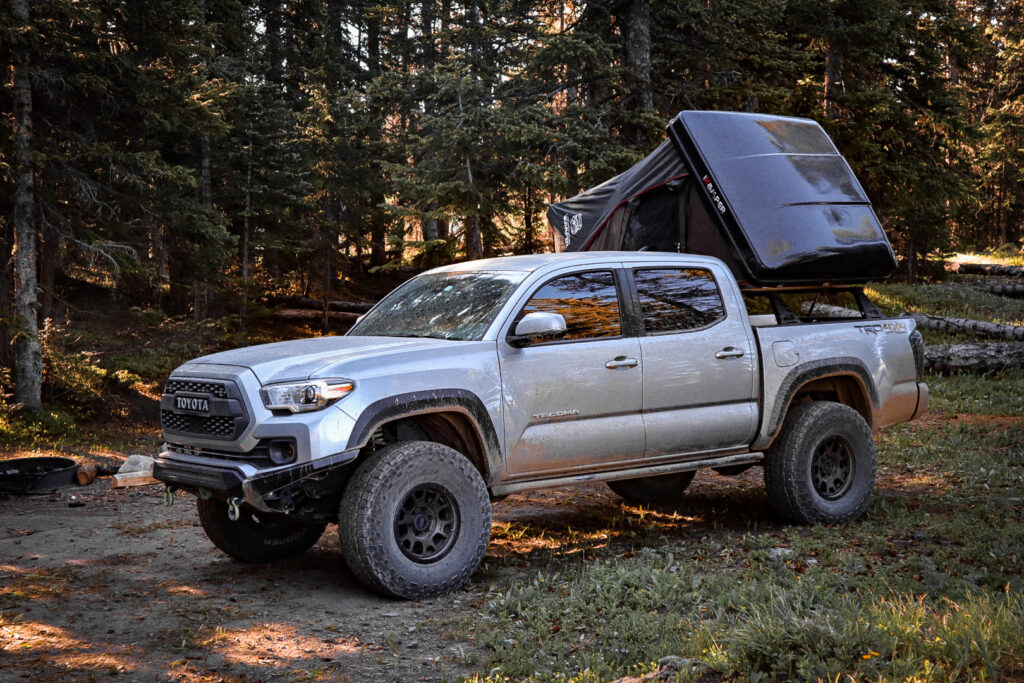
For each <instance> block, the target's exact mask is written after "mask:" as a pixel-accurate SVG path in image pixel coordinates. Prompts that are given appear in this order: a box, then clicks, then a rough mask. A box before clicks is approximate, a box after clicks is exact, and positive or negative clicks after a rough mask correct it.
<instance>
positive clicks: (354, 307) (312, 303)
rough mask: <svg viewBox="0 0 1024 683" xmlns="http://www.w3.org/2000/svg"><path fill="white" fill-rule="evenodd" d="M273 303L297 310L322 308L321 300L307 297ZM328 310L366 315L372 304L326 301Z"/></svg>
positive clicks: (288, 298)
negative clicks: (293, 307)
mask: <svg viewBox="0 0 1024 683" xmlns="http://www.w3.org/2000/svg"><path fill="white" fill-rule="evenodd" d="M274 303H277V304H284V305H285V306H295V307H297V308H308V309H311V310H318V311H319V310H321V309H323V306H324V300H323V299H313V298H311V297H308V296H289V297H285V298H282V299H277V300H276V301H275V302H274ZM327 304H328V308H329V309H330V310H332V311H342V312H345V313H357V314H362V313H366V312H367V311H368V310H370V309H371V308H373V304H368V303H362V302H359V301H336V300H330V299H329V300H328V301H327Z"/></svg>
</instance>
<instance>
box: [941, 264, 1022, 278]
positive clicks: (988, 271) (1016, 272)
mask: <svg viewBox="0 0 1024 683" xmlns="http://www.w3.org/2000/svg"><path fill="white" fill-rule="evenodd" d="M953 272H954V273H960V274H961V275H1002V276H1004V277H1024V266H1004V265H1002V264H999V263H954V264H953Z"/></svg>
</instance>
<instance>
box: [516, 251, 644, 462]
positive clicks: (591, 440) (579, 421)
mask: <svg viewBox="0 0 1024 683" xmlns="http://www.w3.org/2000/svg"><path fill="white" fill-rule="evenodd" d="M619 292H620V288H619V286H618V283H617V281H616V275H615V273H614V272H613V271H611V270H597V271H588V272H585V273H573V274H570V275H562V276H558V277H555V278H554V279H552V280H549V281H548V282H547V283H545V284H543V285H541V286H539V287H538V288H537V290H536V291H535V292H534V294H533V295H532V296H531V298H530V300H529V301H528V302H527V304H526V305H525V306H524V307H523V309H522V310H520V311H519V312H518V314H517V315H516V318H515V319H516V320H517V321H518V319H519V318H521V317H522V316H523V315H525V314H526V313H530V312H533V311H546V312H552V313H559V314H561V315H562V316H563V317H564V318H565V321H566V326H567V332H566V334H565V335H564V336H562V337H561V338H559V339H554V340H545V341H540V342H535V343H531V344H529V345H527V346H525V347H523V348H516V347H513V346H511V345H509V344H507V343H506V342H505V341H502V340H499V342H498V347H499V352H498V358H499V363H500V365H501V382H502V401H503V404H504V406H503V407H504V419H505V439H506V444H507V468H508V471H509V472H510V473H513V474H530V473H534V472H536V473H544V474H546V475H549V476H550V475H554V474H556V473H557V472H558V471H565V472H566V473H571V472H573V471H580V470H585V469H587V468H591V467H599V466H606V465H607V464H608V463H613V462H618V461H624V462H628V461H630V460H635V459H639V458H642V457H643V454H644V450H645V445H644V424H643V418H642V417H641V415H640V409H641V405H642V397H643V383H642V379H641V377H642V375H641V373H642V368H641V366H640V343H639V341H638V340H637V339H636V338H635V337H631V336H626V335H625V333H624V330H623V321H622V307H621V299H620V295H619ZM513 329H514V325H513Z"/></svg>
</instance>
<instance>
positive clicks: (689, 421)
mask: <svg viewBox="0 0 1024 683" xmlns="http://www.w3.org/2000/svg"><path fill="white" fill-rule="evenodd" d="M630 272H631V274H632V276H633V283H634V293H635V296H636V301H637V303H638V304H639V309H640V315H641V318H642V323H643V336H641V337H640V346H641V359H642V363H643V371H644V373H643V374H644V387H643V416H644V425H645V429H646V441H647V450H646V455H647V457H658V456H666V455H677V454H691V453H692V454H694V455H697V454H699V453H706V452H708V451H717V450H732V449H736V448H739V447H742V446H745V445H748V444H749V443H750V440H751V439H752V438H753V435H754V430H755V428H756V425H757V420H756V418H757V393H756V392H757V372H758V366H757V354H756V349H755V346H754V344H755V341H754V337H753V332H752V330H750V329H749V327H748V326H747V325H746V324H745V322H744V321H745V318H744V317H743V315H742V314H741V312H740V310H739V307H740V306H742V305H743V304H742V302H741V301H739V300H738V297H736V296H733V295H731V294H730V292H723V289H722V288H721V287H720V286H719V284H718V281H719V279H720V278H727V277H729V275H728V274H727V273H725V272H724V270H722V269H721V268H717V267H710V266H707V265H701V266H695V267H685V266H679V265H674V266H667V265H666V266H653V265H652V266H646V265H645V266H643V267H639V266H638V267H635V268H632V269H631V271H630Z"/></svg>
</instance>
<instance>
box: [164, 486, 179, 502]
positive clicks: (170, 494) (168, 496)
mask: <svg viewBox="0 0 1024 683" xmlns="http://www.w3.org/2000/svg"><path fill="white" fill-rule="evenodd" d="M177 492H178V487H177V486H170V485H168V486H165V487H164V504H165V505H166V506H167V507H171V506H172V505H174V494H175V493H177Z"/></svg>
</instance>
